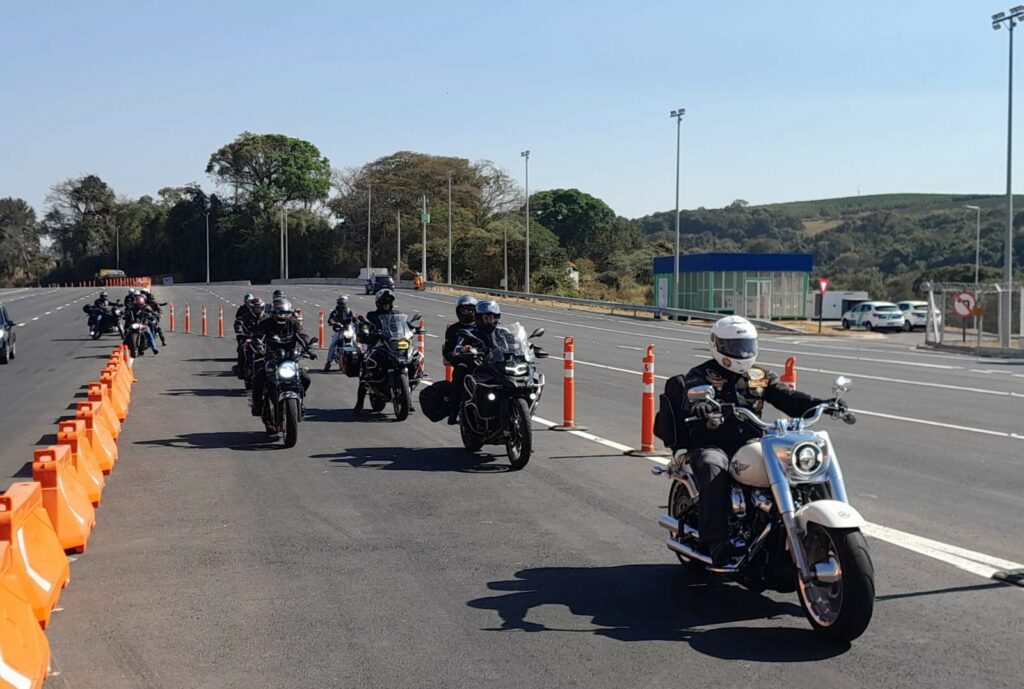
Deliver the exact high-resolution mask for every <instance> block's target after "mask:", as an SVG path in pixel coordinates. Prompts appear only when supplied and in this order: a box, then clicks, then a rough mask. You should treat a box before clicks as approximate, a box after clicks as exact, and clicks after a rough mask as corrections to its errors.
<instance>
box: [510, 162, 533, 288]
mask: <svg viewBox="0 0 1024 689" xmlns="http://www.w3.org/2000/svg"><path fill="white" fill-rule="evenodd" d="M519 155H520V156H521V157H523V158H525V159H526V279H525V280H524V281H523V291H524V292H526V293H527V294H529V293H530V152H529V151H523V152H522V153H520V154H519ZM506 289H508V288H507V287H506Z"/></svg>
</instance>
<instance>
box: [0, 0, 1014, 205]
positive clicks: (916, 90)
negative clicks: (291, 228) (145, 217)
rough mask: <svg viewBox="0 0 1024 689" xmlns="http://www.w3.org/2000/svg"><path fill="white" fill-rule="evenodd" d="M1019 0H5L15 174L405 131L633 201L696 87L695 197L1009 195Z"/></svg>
mask: <svg viewBox="0 0 1024 689" xmlns="http://www.w3.org/2000/svg"><path fill="white" fill-rule="evenodd" d="M1008 6H1009V5H1008V4H1007V5H998V4H992V5H986V4H985V3H973V2H972V3H968V2H962V1H960V2H957V1H953V0H933V1H932V2H916V1H901V2H898V3H896V2H891V1H890V2H881V1H876V0H861V1H860V2H856V3H837V2H820V1H819V2H804V1H801V2H785V3H782V2H771V3H767V2H763V1H762V2H747V1H745V0H744V1H735V2H729V3H722V2H711V1H703V0H702V1H695V0H675V1H674V2H667V1H660V0H658V1H651V2H644V1H642V0H635V1H634V2H603V1H590V2H576V1H560V2H553V1H550V0H549V1H548V2H535V1H533V0H521V1H519V2H516V3H486V2H469V1H462V2H444V1H443V0H441V1H439V2H433V3H424V2H358V3H356V2H347V1H341V0H334V1H332V2H301V1H296V2H287V3H286V2H260V1H257V0H251V1H249V2H191V1H183V0H179V1H178V2H174V3H168V2H155V1H146V0H134V1H132V2H104V1H102V0H93V1H92V2H87V3H86V2H56V1H54V0H39V1H38V2H31V3H7V4H6V5H5V7H4V10H3V15H2V22H0V64H3V65H4V67H3V70H0V74H2V75H3V82H4V85H5V89H4V93H5V95H6V97H5V98H4V103H3V105H2V106H0V123H2V124H0V197H2V196H20V197H23V198H25V199H26V200H28V201H29V202H30V203H32V204H33V205H34V206H36V208H37V210H38V209H41V207H42V205H43V199H44V197H45V194H46V192H47V190H48V188H49V187H50V186H51V185H53V184H55V183H57V182H59V181H61V180H63V179H65V178H68V177H73V176H79V175H83V174H88V173H95V174H98V175H100V176H101V177H102V178H103V179H104V180H106V181H107V182H108V183H109V184H110V185H111V186H112V187H113V188H114V189H115V190H116V191H117V192H118V193H119V194H123V195H128V196H140V195H142V194H155V193H156V191H157V189H159V188H160V187H163V186H170V185H179V184H184V183H187V182H190V181H198V182H200V183H202V184H203V185H204V186H206V187H207V188H211V189H212V185H211V183H210V181H209V180H208V179H207V178H206V176H205V174H204V172H203V170H204V169H205V166H206V162H207V160H208V158H209V155H210V153H211V152H213V151H214V150H215V149H216V148H218V147H219V146H220V145H222V144H224V143H226V142H228V141H230V140H232V139H233V138H234V137H235V136H237V135H238V134H239V133H240V132H242V131H244V130H249V131H255V132H264V133H267V132H275V133H284V134H288V135H291V136H296V137H300V138H304V139H308V140H310V141H312V142H313V143H315V144H316V145H317V146H318V147H319V148H320V150H321V151H322V152H323V153H324V155H326V156H327V157H329V158H330V160H331V162H332V164H333V165H335V166H336V167H347V166H352V165H359V164H362V163H364V162H367V161H369V160H372V159H374V158H377V157H379V156H382V155H387V154H389V153H392V152H394V151H397V150H403V149H409V150H415V151H422V152H426V153H435V154H444V155H458V156H462V157H466V158H470V159H474V160H476V159H482V158H486V159H490V160H494V161H495V162H496V163H498V164H499V165H501V166H503V167H505V168H506V169H508V170H509V171H511V172H513V173H514V174H515V175H516V176H517V177H519V178H520V179H521V177H522V160H521V159H520V157H519V152H520V151H521V150H523V149H530V150H531V152H532V154H531V160H530V186H531V189H533V190H536V189H542V188H553V187H578V188H580V189H583V190H584V191H587V192H589V193H591V194H594V195H596V196H599V197H601V198H602V199H604V200H605V201H606V202H608V204H609V205H611V206H612V208H614V209H615V210H616V211H617V212H618V213H620V214H622V215H626V216H630V217H635V216H639V215H644V214H646V213H648V212H652V211H656V210H667V209H670V208H671V207H672V205H673V202H674V200H673V194H674V184H675V178H674V174H675V172H674V170H675V167H674V165H675V125H674V122H673V121H672V120H671V119H670V118H669V115H668V113H669V111H670V110H671V109H673V108H676V107H678V106H683V107H685V108H686V109H687V115H686V117H685V118H684V121H683V176H682V177H683V179H682V205H683V207H685V208H694V207H697V206H706V207H716V206H722V205H725V204H727V203H729V202H730V201H732V200H733V199H736V198H744V199H747V200H748V201H750V202H752V203H764V202H772V201H786V200H800V199H812V198H822V197H829V196H847V195H853V194H856V193H857V191H858V186H859V188H860V191H861V193H863V194H872V193H886V192H912V191H913V192H970V193H975V192H977V193H1002V192H1003V191H1005V167H1004V165H1005V145H1006V139H1005V137H1006V67H1007V34H1006V33H1005V32H999V33H996V32H993V31H992V29H991V28H990V26H989V19H988V18H989V15H990V14H992V13H994V12H996V11H999V10H1005V9H1007V7H1008ZM1020 48H1021V51H1024V45H1021V46H1020ZM1018 74H1021V75H1024V65H1021V69H1019V70H1018ZM1021 86H1022V87H1024V83H1021ZM1018 93H1024V88H1021V89H1020V90H1018ZM1019 104H1020V107H1019V108H1018V111H1020V112H1024V100H1020V99H1019ZM1016 119H1017V121H1018V122H1020V118H1016ZM1021 135H1022V138H1021V141H1022V142H1024V130H1021ZM1017 159H1018V160H1020V159H1021V155H1018V156H1017ZM1021 173H1024V169H1022V165H1021V164H1017V165H1015V177H1016V178H1017V179H1020V174H1021ZM1015 188H1016V189H1017V190H1018V191H1019V190H1020V188H1021V187H1020V186H1018V185H1015Z"/></svg>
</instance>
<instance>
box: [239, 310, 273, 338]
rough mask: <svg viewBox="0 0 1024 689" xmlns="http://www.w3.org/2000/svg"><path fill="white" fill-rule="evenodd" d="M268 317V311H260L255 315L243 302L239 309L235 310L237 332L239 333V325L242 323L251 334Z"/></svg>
mask: <svg viewBox="0 0 1024 689" xmlns="http://www.w3.org/2000/svg"><path fill="white" fill-rule="evenodd" d="M268 318H269V316H268V315H267V313H266V311H260V312H259V313H258V314H256V315H255V316H254V315H253V313H252V310H250V309H249V307H248V306H247V305H245V304H242V306H240V307H239V308H238V311H235V326H234V327H235V332H236V334H237V332H238V326H239V324H241V326H242V327H243V328H244V329H245V332H247V333H250V334H252V333H255V332H256V327H257V326H258V325H259V324H260V323H262V322H263V321H265V320H267V319H268Z"/></svg>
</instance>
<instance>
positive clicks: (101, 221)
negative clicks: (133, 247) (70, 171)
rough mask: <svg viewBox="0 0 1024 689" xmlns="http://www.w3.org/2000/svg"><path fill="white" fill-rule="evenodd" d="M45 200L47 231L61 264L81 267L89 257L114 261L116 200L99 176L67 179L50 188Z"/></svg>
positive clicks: (112, 192)
mask: <svg viewBox="0 0 1024 689" xmlns="http://www.w3.org/2000/svg"><path fill="white" fill-rule="evenodd" d="M46 201H47V204H48V205H49V210H48V211H47V212H46V216H45V218H44V220H43V223H44V226H45V232H46V234H47V235H48V236H49V237H50V239H51V240H52V241H53V245H54V248H55V250H56V252H57V256H58V258H59V259H60V261H61V263H63V264H64V265H65V266H66V267H68V266H70V267H79V266H81V264H82V263H83V261H85V259H87V258H94V259H100V258H106V259H108V260H109V261H110V262H113V260H114V257H115V252H116V247H115V229H116V227H115V222H114V211H115V207H116V198H115V197H114V191H113V189H111V188H110V187H109V186H107V183H106V182H104V181H103V180H102V179H100V178H99V177H97V176H96V175H86V176H85V177H80V178H78V179H69V180H65V181H64V182H61V183H60V184H57V185H55V186H54V187H52V188H51V189H50V193H49V194H48V195H47V197H46ZM93 263H95V261H94V262H93Z"/></svg>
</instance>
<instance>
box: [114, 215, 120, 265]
mask: <svg viewBox="0 0 1024 689" xmlns="http://www.w3.org/2000/svg"><path fill="white" fill-rule="evenodd" d="M114 267H115V268H117V269H118V270H120V269H121V228H120V227H118V226H117V225H114Z"/></svg>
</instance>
